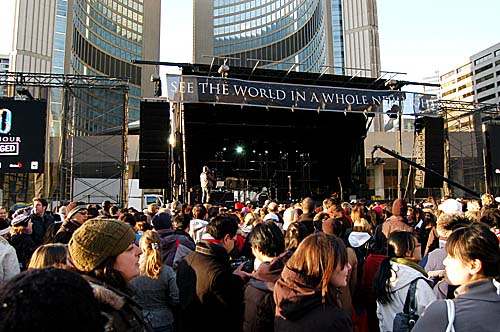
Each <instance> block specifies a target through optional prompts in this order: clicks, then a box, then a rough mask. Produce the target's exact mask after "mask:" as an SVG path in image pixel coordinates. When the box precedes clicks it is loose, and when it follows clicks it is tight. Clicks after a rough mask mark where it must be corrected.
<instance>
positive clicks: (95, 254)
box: [68, 218, 135, 272]
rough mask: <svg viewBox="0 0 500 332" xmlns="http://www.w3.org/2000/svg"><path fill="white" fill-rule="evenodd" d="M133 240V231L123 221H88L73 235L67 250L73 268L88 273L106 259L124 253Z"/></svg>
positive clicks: (103, 219)
mask: <svg viewBox="0 0 500 332" xmlns="http://www.w3.org/2000/svg"><path fill="white" fill-rule="evenodd" d="M134 240H135V233H134V230H133V229H132V227H130V225H129V224H126V223H124V222H123V221H119V220H116V219H107V218H101V219H90V220H87V221H86V222H85V223H84V224H83V225H82V226H81V227H79V228H78V229H77V230H76V231H75V233H73V236H72V237H71V240H70V241H69V245H68V249H69V253H70V255H71V258H72V259H73V264H74V265H75V267H76V268H77V269H78V270H80V271H83V272H89V271H92V270H94V269H95V268H96V267H98V266H99V265H100V264H101V263H102V262H104V261H105V260H106V259H107V258H108V257H114V256H118V255H119V254H121V253H122V252H124V251H125V250H126V249H127V248H128V247H129V246H130V245H131V244H132V243H134Z"/></svg>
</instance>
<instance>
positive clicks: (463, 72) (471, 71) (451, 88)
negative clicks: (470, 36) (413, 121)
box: [440, 43, 500, 104]
mask: <svg viewBox="0 0 500 332" xmlns="http://www.w3.org/2000/svg"><path fill="white" fill-rule="evenodd" d="M499 77H500V43H498V44H495V45H493V46H491V47H488V48H487V49H485V50H482V51H481V52H478V53H476V54H474V55H472V56H471V57H470V58H469V61H467V62H466V63H465V64H462V65H460V66H459V67H456V68H454V69H452V70H450V71H447V72H446V73H445V74H443V75H441V77H440V81H441V82H440V83H441V95H442V97H443V99H448V100H457V101H465V102H476V103H489V104H497V103H498V102H499V101H500V88H499V87H500V85H499V82H498V80H499Z"/></svg>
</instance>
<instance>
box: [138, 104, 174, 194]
mask: <svg viewBox="0 0 500 332" xmlns="http://www.w3.org/2000/svg"><path fill="white" fill-rule="evenodd" d="M169 105H170V104H169V103H168V102H167V101H147V100H142V101H141V113H140V129H139V132H140V133H139V188H141V189H167V188H169V186H170V158H169V157H170V153H169V152H170V149H169V144H168V137H169V135H170V107H169Z"/></svg>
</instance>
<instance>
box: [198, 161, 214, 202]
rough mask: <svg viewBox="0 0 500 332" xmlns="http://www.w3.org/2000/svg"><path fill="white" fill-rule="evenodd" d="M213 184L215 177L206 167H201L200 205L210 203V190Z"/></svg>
mask: <svg viewBox="0 0 500 332" xmlns="http://www.w3.org/2000/svg"><path fill="white" fill-rule="evenodd" d="M214 182H215V177H214V175H213V173H212V171H211V170H210V169H209V168H208V166H203V171H202V172H201V174H200V185H201V203H202V204H204V203H208V202H209V201H210V190H211V189H212V187H213V184H214Z"/></svg>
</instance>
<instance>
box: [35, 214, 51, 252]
mask: <svg viewBox="0 0 500 332" xmlns="http://www.w3.org/2000/svg"><path fill="white" fill-rule="evenodd" d="M30 219H31V222H32V223H33V232H32V233H31V238H32V239H33V241H34V242H35V244H36V245H37V246H38V245H40V244H42V243H43V240H44V238H45V232H46V231H47V228H49V226H50V225H52V224H53V223H54V220H53V219H52V217H51V216H50V215H48V214H47V213H45V214H44V215H43V217H40V216H39V215H37V214H35V213H32V214H31V215H30Z"/></svg>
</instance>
